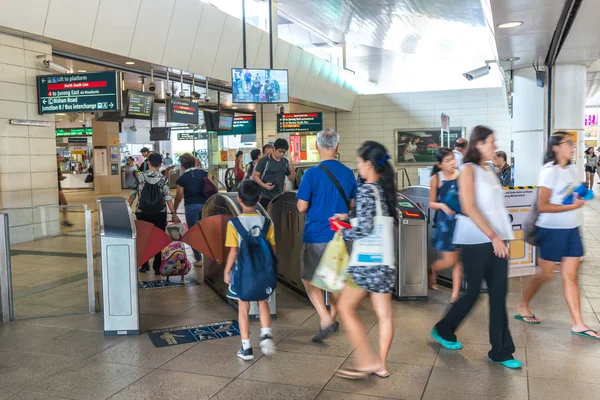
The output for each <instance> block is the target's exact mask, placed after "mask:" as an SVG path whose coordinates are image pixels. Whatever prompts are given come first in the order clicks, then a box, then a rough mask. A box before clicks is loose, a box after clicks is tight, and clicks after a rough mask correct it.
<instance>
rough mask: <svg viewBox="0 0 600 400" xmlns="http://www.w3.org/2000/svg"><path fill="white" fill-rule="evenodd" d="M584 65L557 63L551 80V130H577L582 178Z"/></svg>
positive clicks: (578, 169)
mask: <svg viewBox="0 0 600 400" xmlns="http://www.w3.org/2000/svg"><path fill="white" fill-rule="evenodd" d="M586 76H587V69H586V66H585V65H557V66H556V67H554V71H553V80H554V87H553V89H552V92H553V96H552V97H553V107H552V115H553V126H552V131H553V132H556V131H567V132H577V149H576V151H577V163H576V168H577V176H578V177H579V178H580V179H581V180H583V177H584V161H583V152H584V151H585V134H584V118H585V88H586Z"/></svg>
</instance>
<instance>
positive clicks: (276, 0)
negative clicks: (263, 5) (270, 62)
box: [267, 0, 279, 41]
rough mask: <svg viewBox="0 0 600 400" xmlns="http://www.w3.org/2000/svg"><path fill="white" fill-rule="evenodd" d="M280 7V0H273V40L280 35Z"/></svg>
mask: <svg viewBox="0 0 600 400" xmlns="http://www.w3.org/2000/svg"><path fill="white" fill-rule="evenodd" d="M278 8H279V0H271V11H272V15H273V18H271V27H272V29H273V41H275V39H277V37H278V30H277V28H278V27H279V18H277V10H278ZM267 18H268V16H267Z"/></svg>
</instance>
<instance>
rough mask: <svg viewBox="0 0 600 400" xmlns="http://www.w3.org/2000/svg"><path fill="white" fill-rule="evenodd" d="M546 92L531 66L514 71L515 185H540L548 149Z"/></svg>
mask: <svg viewBox="0 0 600 400" xmlns="http://www.w3.org/2000/svg"><path fill="white" fill-rule="evenodd" d="M544 94H545V90H544V89H543V88H540V87H538V86H537V84H536V78H535V70H534V69H533V68H531V67H528V68H523V69H519V70H516V71H514V72H513V121H512V141H513V163H514V166H513V168H514V177H515V183H514V184H515V185H516V186H528V185H537V183H538V182H537V181H538V175H539V172H540V169H541V167H542V162H543V159H544V152H545V148H546V147H545V146H546V135H545V133H544V121H545V118H544V115H545V112H544V111H545V107H544Z"/></svg>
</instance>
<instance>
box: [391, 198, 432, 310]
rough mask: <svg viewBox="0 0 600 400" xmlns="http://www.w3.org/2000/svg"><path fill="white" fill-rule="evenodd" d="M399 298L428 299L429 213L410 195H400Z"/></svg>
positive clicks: (397, 254)
mask: <svg viewBox="0 0 600 400" xmlns="http://www.w3.org/2000/svg"><path fill="white" fill-rule="evenodd" d="M396 211H397V213H398V221H399V226H398V238H397V243H398V245H397V246H396V252H397V253H396V259H397V260H398V268H397V274H398V275H397V277H396V293H395V297H396V299H398V300H427V289H428V287H427V244H428V241H427V216H426V215H425V212H424V211H423V210H422V209H421V208H420V207H419V206H417V204H416V203H415V202H413V201H412V200H410V199H409V198H408V197H406V196H404V195H402V194H398V200H397V205H396Z"/></svg>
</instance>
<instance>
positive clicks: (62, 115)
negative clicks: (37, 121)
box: [54, 114, 66, 117]
mask: <svg viewBox="0 0 600 400" xmlns="http://www.w3.org/2000/svg"><path fill="white" fill-rule="evenodd" d="M54 115H57V116H60V117H62V116H63V115H66V114H54Z"/></svg>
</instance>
